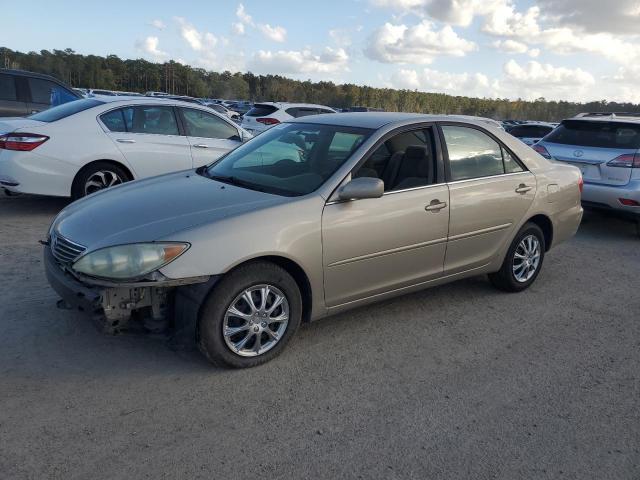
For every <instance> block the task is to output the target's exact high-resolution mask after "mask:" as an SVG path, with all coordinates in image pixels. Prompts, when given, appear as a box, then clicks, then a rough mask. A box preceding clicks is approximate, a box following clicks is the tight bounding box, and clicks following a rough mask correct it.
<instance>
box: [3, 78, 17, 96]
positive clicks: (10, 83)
mask: <svg viewBox="0 0 640 480" xmlns="http://www.w3.org/2000/svg"><path fill="white" fill-rule="evenodd" d="M0 100H9V101H12V102H15V101H17V100H18V94H17V92H16V81H15V79H14V78H13V76H11V75H4V74H0Z"/></svg>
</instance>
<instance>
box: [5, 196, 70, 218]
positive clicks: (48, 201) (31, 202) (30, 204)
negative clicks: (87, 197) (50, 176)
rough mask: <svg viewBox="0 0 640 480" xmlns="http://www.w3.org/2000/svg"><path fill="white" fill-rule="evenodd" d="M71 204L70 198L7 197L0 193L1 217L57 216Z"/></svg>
mask: <svg viewBox="0 0 640 480" xmlns="http://www.w3.org/2000/svg"><path fill="white" fill-rule="evenodd" d="M70 203H71V199H70V198H64V197H46V196H42V195H23V194H20V195H11V196H9V195H6V194H4V193H2V192H0V215H2V216H6V215H14V216H22V215H32V214H39V215H56V214H57V213H58V212H59V211H60V210H62V209H63V208H64V207H66V206H67V205H69V204H70Z"/></svg>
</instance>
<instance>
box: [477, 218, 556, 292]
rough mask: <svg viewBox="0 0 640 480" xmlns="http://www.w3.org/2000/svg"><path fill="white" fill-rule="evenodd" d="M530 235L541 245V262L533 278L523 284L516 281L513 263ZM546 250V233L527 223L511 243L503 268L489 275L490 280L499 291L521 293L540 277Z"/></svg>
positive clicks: (533, 224)
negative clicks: (518, 250)
mask: <svg viewBox="0 0 640 480" xmlns="http://www.w3.org/2000/svg"><path fill="white" fill-rule="evenodd" d="M529 235H534V236H535V237H536V238H537V240H538V242H539V243H540V261H539V263H538V267H537V268H536V270H535V272H534V273H533V276H531V278H529V279H528V280H526V281H524V282H521V281H518V280H517V279H516V276H515V274H514V272H513V262H514V260H515V254H516V250H517V248H518V245H519V244H520V242H521V241H522V239H524V238H525V237H527V236H529ZM545 250H546V244H545V241H544V233H542V229H541V228H540V227H539V226H538V225H536V224H535V223H526V224H524V226H523V227H522V228H521V229H520V231H519V232H518V234H517V235H516V236H515V238H514V239H513V242H511V246H510V247H509V251H508V252H507V255H506V256H505V258H504V262H502V267H500V270H498V271H497V272H496V273H490V274H489V280H491V283H492V284H493V285H494V286H495V287H496V288H498V289H500V290H504V291H505V292H521V291H522V290H525V289H527V288H529V287H530V286H531V284H532V283H533V282H535V281H536V278H538V275H539V274H540V270H541V269H542V264H543V262H544V253H545Z"/></svg>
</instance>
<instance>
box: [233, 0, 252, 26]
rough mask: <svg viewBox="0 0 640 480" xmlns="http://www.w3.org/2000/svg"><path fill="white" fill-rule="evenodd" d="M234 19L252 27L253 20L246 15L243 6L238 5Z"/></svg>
mask: <svg viewBox="0 0 640 480" xmlns="http://www.w3.org/2000/svg"><path fill="white" fill-rule="evenodd" d="M236 17H238V18H239V19H240V21H241V22H242V23H244V24H245V25H250V26H253V25H254V23H253V18H252V17H251V15H249V14H248V13H247V11H246V10H245V8H244V5H243V4H239V5H238V8H237V9H236Z"/></svg>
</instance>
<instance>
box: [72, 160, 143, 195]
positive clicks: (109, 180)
mask: <svg viewBox="0 0 640 480" xmlns="http://www.w3.org/2000/svg"><path fill="white" fill-rule="evenodd" d="M101 178H102V179H104V182H103V183H104V186H103V187H101V188H99V185H98V183H99V182H100V181H101ZM94 180H95V183H96V186H95V190H94V191H89V192H87V184H88V183H89V182H92V181H94ZM129 180H131V178H130V177H129V174H128V173H127V171H126V170H125V169H124V168H122V167H120V166H119V165H116V164H115V163H111V162H94V163H90V164H89V165H87V166H85V167H83V168H82V169H81V170H80V171H79V172H78V174H77V175H76V178H75V179H74V180H73V185H72V186H71V198H72V199H73V200H78V199H79V198H82V197H84V196H86V195H88V194H90V193H94V192H97V191H99V190H104V189H105V188H108V187H110V186H115V185H119V184H121V183H125V182H128V181H129Z"/></svg>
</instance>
